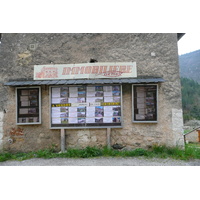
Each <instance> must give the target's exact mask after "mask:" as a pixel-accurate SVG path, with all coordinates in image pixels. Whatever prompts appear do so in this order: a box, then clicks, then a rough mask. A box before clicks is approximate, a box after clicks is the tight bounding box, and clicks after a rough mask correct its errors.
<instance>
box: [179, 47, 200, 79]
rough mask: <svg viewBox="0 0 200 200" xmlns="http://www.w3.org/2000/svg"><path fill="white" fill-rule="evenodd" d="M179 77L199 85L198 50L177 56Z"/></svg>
mask: <svg viewBox="0 0 200 200" xmlns="http://www.w3.org/2000/svg"><path fill="white" fill-rule="evenodd" d="M179 65H180V75H181V77H185V78H189V79H192V80H194V81H197V82H198V83H200V50H197V51H193V52H190V53H187V54H183V55H181V56H179Z"/></svg>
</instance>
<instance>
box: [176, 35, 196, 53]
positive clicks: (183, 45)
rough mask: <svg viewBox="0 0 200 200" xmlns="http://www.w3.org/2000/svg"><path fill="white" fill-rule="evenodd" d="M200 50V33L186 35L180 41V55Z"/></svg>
mask: <svg viewBox="0 0 200 200" xmlns="http://www.w3.org/2000/svg"><path fill="white" fill-rule="evenodd" d="M199 49H200V33H194V32H193V33H186V34H185V35H184V36H183V37H182V38H181V39H180V40H179V41H178V53H179V55H182V54H186V53H189V52H192V51H196V50H199Z"/></svg>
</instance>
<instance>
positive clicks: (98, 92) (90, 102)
mask: <svg viewBox="0 0 200 200" xmlns="http://www.w3.org/2000/svg"><path fill="white" fill-rule="evenodd" d="M50 105H51V108H50V109H51V128H54V129H58V128H66V129H67V128H70V129H72V128H74V129H75V128H107V127H115V128H118V127H122V87H121V85H84V86H51V87H50Z"/></svg>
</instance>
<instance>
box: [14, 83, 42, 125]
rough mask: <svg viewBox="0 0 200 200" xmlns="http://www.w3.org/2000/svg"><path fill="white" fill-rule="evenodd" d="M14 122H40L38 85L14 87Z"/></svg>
mask: <svg viewBox="0 0 200 200" xmlns="http://www.w3.org/2000/svg"><path fill="white" fill-rule="evenodd" d="M26 93H27V94H26ZM22 102H23V103H22ZM20 112H21V113H20ZM22 112H24V113H22ZM26 112H27V113H26ZM16 124H17V125H34V124H41V87H40V86H36V87H17V88H16Z"/></svg>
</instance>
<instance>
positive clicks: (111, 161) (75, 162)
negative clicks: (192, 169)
mask: <svg viewBox="0 0 200 200" xmlns="http://www.w3.org/2000/svg"><path fill="white" fill-rule="evenodd" d="M0 166H200V160H190V161H183V160H174V159H169V158H168V159H158V158H152V159H148V158H143V157H139V158H111V157H110V158H105V157H100V158H82V159H72V158H51V159H43V158H33V159H29V160H23V161H14V160H11V161H5V162H0Z"/></svg>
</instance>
